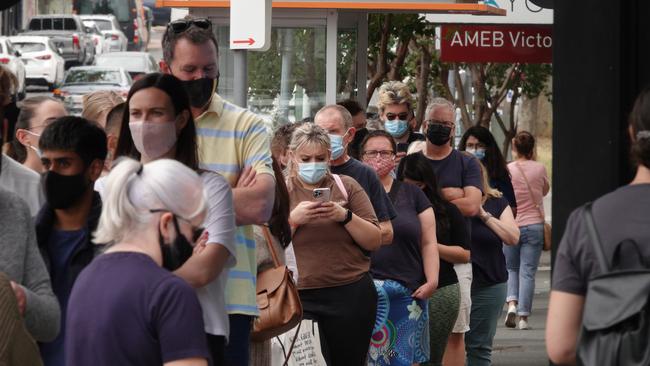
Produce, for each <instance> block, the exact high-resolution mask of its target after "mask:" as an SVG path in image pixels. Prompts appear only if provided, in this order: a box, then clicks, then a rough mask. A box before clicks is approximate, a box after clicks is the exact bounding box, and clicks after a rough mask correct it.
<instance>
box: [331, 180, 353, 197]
mask: <svg viewBox="0 0 650 366" xmlns="http://www.w3.org/2000/svg"><path fill="white" fill-rule="evenodd" d="M332 178H334V182H336V186H337V187H339V191H341V193H343V198H345V200H346V201H349V200H348V191H346V190H345V186H344V185H343V181H342V180H341V177H339V175H338V174H332Z"/></svg>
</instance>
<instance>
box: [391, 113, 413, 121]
mask: <svg viewBox="0 0 650 366" xmlns="http://www.w3.org/2000/svg"><path fill="white" fill-rule="evenodd" d="M408 117H409V112H402V113H398V114H394V113H386V119H387V120H389V121H392V120H394V119H395V118H399V119H401V120H402V121H403V120H406V119H407V118H408Z"/></svg>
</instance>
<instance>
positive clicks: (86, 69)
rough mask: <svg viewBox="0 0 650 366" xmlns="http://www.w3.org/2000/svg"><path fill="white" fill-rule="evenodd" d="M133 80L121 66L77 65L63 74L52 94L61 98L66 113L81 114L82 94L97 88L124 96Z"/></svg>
mask: <svg viewBox="0 0 650 366" xmlns="http://www.w3.org/2000/svg"><path fill="white" fill-rule="evenodd" d="M132 83H133V80H132V79H131V76H129V73H127V72H126V70H124V69H123V68H121V67H103V66H78V67H72V68H70V70H68V72H67V73H66V74H65V79H64V80H63V84H62V85H61V87H60V88H58V89H55V90H54V96H56V97H58V98H60V99H62V100H63V103H64V104H65V107H66V109H67V110H68V113H70V114H72V115H81V111H82V99H83V96H84V95H86V94H89V93H92V92H94V91H97V90H113V91H116V92H117V93H119V94H120V95H122V96H123V97H125V98H126V96H127V95H128V94H129V88H131V84H132Z"/></svg>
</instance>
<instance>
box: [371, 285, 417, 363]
mask: <svg viewBox="0 0 650 366" xmlns="http://www.w3.org/2000/svg"><path fill="white" fill-rule="evenodd" d="M374 282H375V288H376V289H377V295H378V296H377V299H378V304H377V318H376V321H375V328H374V330H373V335H372V338H371V339H370V349H369V350H368V365H371V366H375V365H393V366H394V365H398V366H402V365H403V366H411V365H412V364H413V363H420V362H425V361H427V360H428V359H429V311H428V300H418V299H416V298H414V297H411V294H412V291H411V290H409V289H408V288H406V287H404V286H403V285H402V284H400V283H399V282H396V281H393V280H375V281H374Z"/></svg>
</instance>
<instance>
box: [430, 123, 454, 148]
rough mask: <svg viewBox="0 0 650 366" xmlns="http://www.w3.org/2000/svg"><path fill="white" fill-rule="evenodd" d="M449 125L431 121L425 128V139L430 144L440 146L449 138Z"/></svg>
mask: <svg viewBox="0 0 650 366" xmlns="http://www.w3.org/2000/svg"><path fill="white" fill-rule="evenodd" d="M450 135H451V127H449V126H445V125H443V124H440V123H432V124H430V125H429V127H428V128H427V139H428V140H429V141H431V143H432V144H434V145H437V146H442V145H444V144H446V143H448V142H449V140H450V139H451V136H450Z"/></svg>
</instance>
